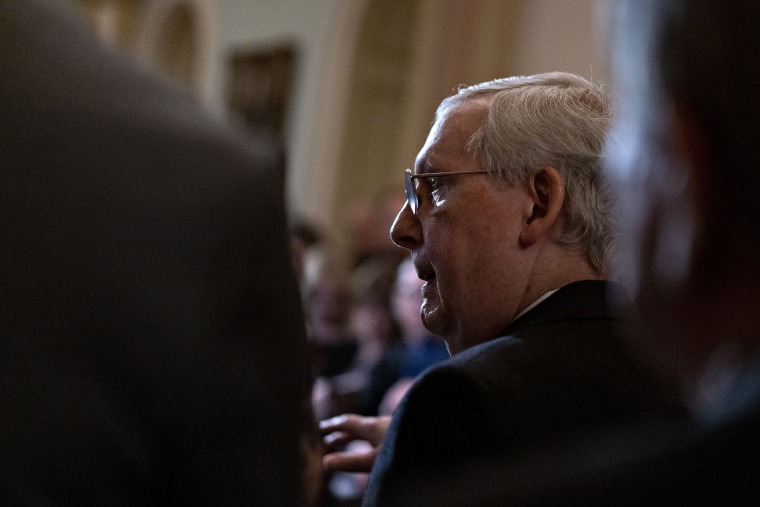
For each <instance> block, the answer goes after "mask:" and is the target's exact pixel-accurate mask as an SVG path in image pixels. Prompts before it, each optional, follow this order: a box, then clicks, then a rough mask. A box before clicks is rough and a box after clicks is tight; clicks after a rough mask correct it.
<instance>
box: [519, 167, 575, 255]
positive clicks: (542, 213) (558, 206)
mask: <svg viewBox="0 0 760 507" xmlns="http://www.w3.org/2000/svg"><path fill="white" fill-rule="evenodd" d="M528 191H529V192H530V193H531V195H532V198H533V210H532V213H531V215H530V217H529V218H528V220H527V221H526V222H525V223H524V224H523V229H522V232H521V233H520V245H522V246H523V247H529V246H532V245H534V244H536V243H537V242H538V241H539V240H540V239H541V238H543V237H545V236H546V235H547V234H549V232H550V231H551V230H552V229H553V228H554V226H555V224H556V223H557V220H558V218H559V216H560V213H561V212H562V205H563V203H564V202H565V182H564V180H563V179H562V176H560V174H559V171H557V170H556V169H555V168H554V167H545V168H543V169H541V170H540V171H539V172H537V173H536V174H534V175H533V176H531V177H530V179H529V180H528Z"/></svg>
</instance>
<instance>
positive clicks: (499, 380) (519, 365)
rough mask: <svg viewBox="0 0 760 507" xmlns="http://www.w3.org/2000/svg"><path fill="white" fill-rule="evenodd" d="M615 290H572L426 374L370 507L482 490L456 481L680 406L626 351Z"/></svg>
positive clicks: (407, 406) (586, 285)
mask: <svg viewBox="0 0 760 507" xmlns="http://www.w3.org/2000/svg"><path fill="white" fill-rule="evenodd" d="M611 289H615V290H616V291H618V292H619V291H620V290H621V289H620V288H619V287H614V285H613V284H610V283H607V282H599V281H582V282H576V283H572V284H569V285H567V286H565V287H563V288H561V289H560V290H559V291H557V292H556V293H554V294H553V295H552V296H550V297H549V298H548V299H546V300H545V301H543V302H542V303H541V304H539V305H538V306H537V307H536V308H534V309H532V310H531V311H529V312H528V313H527V314H526V315H524V316H522V317H521V318H519V319H518V320H516V321H515V322H513V323H512V324H510V326H509V327H508V328H507V329H506V330H505V331H504V336H502V337H501V338H498V339H496V340H493V341H490V342H487V343H484V344H482V345H479V346H476V347H473V348H472V349H469V350H467V351H465V352H463V353H461V354H459V355H457V356H455V357H453V358H452V359H451V360H449V361H448V362H446V363H444V364H443V365H442V366H438V367H434V368H432V369H430V370H428V371H427V372H426V373H424V374H423V375H422V377H421V378H420V379H418V380H417V382H416V383H415V385H414V386H413V387H412V389H410V391H409V393H408V395H407V396H406V398H405V399H404V401H403V402H402V403H401V405H400V406H399V408H398V409H397V411H396V413H395V414H394V417H393V421H392V424H391V426H390V428H389V431H388V433H387V435H386V437H385V441H384V443H383V445H382V447H381V449H380V452H379V455H378V457H377V460H376V462H375V466H374V468H373V471H372V474H371V476H370V482H369V486H368V490H367V493H366V496H365V500H364V505H365V506H375V505H414V504H415V503H416V502H417V501H418V499H419V498H420V495H411V496H410V493H412V492H413V491H415V487H418V486H419V485H420V484H425V481H426V480H427V479H431V478H435V477H439V478H440V477H445V480H444V482H445V483H447V485H448V487H450V488H451V490H453V491H457V490H465V491H466V490H467V489H468V488H472V487H473V486H474V485H475V484H473V483H472V482H468V481H467V480H465V477H467V475H466V474H461V473H460V474H459V475H457V474H455V473H453V472H455V471H459V472H461V471H464V470H468V469H470V468H473V467H479V466H482V465H483V463H488V462H491V461H494V462H501V463H503V462H505V461H512V460H514V461H515V462H518V461H519V460H520V459H522V457H523V456H524V455H526V453H527V450H528V449H529V448H530V447H531V446H534V445H536V444H537V443H539V442H548V441H561V440H562V439H563V438H568V437H569V436H570V435H573V434H575V433H576V432H577V431H579V430H582V429H589V428H600V427H604V426H606V425H611V424H614V423H619V422H621V421H624V420H628V419H631V418H635V417H637V416H639V415H641V414H643V413H646V412H648V411H651V410H657V409H660V408H662V407H672V406H677V404H678V403H677V401H676V400H677V397H676V396H675V392H674V391H673V390H671V389H670V388H669V386H667V385H666V384H665V383H661V382H659V381H658V380H653V378H652V377H650V376H649V375H648V374H647V373H646V372H645V371H643V370H642V368H641V367H640V366H639V363H638V362H637V361H636V360H635V359H634V358H633V357H632V356H631V354H629V352H628V351H627V349H626V347H625V346H624V345H623V342H622V339H621V335H624V334H625V333H629V332H631V330H632V329H631V328H632V327H633V323H632V322H629V321H626V320H623V319H621V318H617V317H615V316H613V312H612V311H611V309H610V308H609V305H608V299H607V297H608V294H607V292H608V290H611ZM417 493H419V489H417ZM438 493H441V490H435V489H431V490H427V491H423V492H422V496H423V497H424V498H425V500H426V501H425V504H426V505H436V504H437V503H439V502H443V501H445V497H444V496H437V494H438ZM412 499H414V500H412Z"/></svg>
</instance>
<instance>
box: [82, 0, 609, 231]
mask: <svg viewBox="0 0 760 507" xmlns="http://www.w3.org/2000/svg"><path fill="white" fill-rule="evenodd" d="M68 1H70V2H73V3H76V2H78V3H79V4H80V5H85V6H88V7H89V8H90V9H92V8H93V7H96V8H98V7H99V8H101V9H103V7H104V6H105V9H104V13H105V14H104V18H103V19H102V20H101V21H102V22H105V23H106V29H107V30H108V23H109V16H112V15H114V12H113V10H114V9H115V10H116V11H117V12H116V14H118V11H119V10H121V11H122V12H121V14H122V19H121V20H120V21H118V22H116V23H115V24H114V23H113V19H111V22H112V23H111V26H110V30H111V34H110V37H112V38H113V37H118V38H121V39H122V44H124V45H125V46H126V47H128V49H130V50H131V51H133V52H139V51H140V47H139V46H140V42H139V41H140V40H141V38H142V39H144V38H145V37H144V34H143V35H141V30H143V29H144V28H145V25H146V24H148V25H149V24H150V23H151V20H147V21H146V20H145V16H147V15H148V14H155V13H157V12H159V13H160V12H161V11H162V10H166V6H167V5H169V4H173V3H177V2H187V3H188V4H192V5H193V6H194V8H195V12H196V13H198V15H199V16H200V19H199V20H198V24H197V26H196V27H197V30H198V31H199V32H202V33H199V34H198V35H197V39H196V47H197V48H196V51H197V52H198V53H201V54H199V55H196V57H197V60H198V62H199V65H200V67H199V69H200V70H199V74H198V76H196V80H197V88H198V93H199V95H200V98H201V100H202V101H203V103H205V104H206V105H207V106H208V107H209V108H210V110H211V111H212V112H213V113H214V114H216V115H219V116H224V115H225V96H224V95H225V90H226V86H227V78H228V75H227V71H228V69H227V62H228V59H229V57H230V55H231V54H232V52H233V51H236V50H240V49H256V48H268V47H272V46H274V45H277V44H280V43H290V44H293V45H294V46H295V48H296V50H297V59H296V69H295V74H294V88H293V90H292V95H291V100H290V106H289V111H288V113H289V114H288V119H287V125H286V139H285V140H286V145H287V146H286V147H287V151H288V185H287V188H286V190H287V193H288V208H289V210H290V212H291V214H292V215H298V216H302V217H306V218H308V219H310V220H313V221H314V222H316V223H318V224H321V225H322V226H323V227H325V228H326V229H327V230H328V231H329V232H331V233H332V234H333V235H334V236H335V237H336V238H337V239H339V240H340V239H344V238H345V235H346V230H347V223H346V219H345V215H346V207H347V206H348V205H349V203H350V202H351V201H352V200H353V199H355V198H357V197H358V198H367V199H369V198H372V197H373V196H375V195H377V194H378V193H380V192H381V191H382V190H384V189H386V188H389V187H390V188H396V189H397V191H398V192H399V193H402V192H403V186H402V181H401V179H402V178H401V172H402V171H403V169H404V168H405V167H408V166H410V165H411V164H413V161H414V157H415V155H416V152H417V150H418V149H419V147H420V145H421V144H422V142H423V141H424V138H425V136H426V135H427V130H428V128H429V126H430V122H431V120H432V114H433V111H434V109H435V107H436V105H437V104H438V102H439V101H440V100H441V99H442V98H443V97H444V96H446V95H448V94H450V93H451V92H452V91H453V90H454V88H455V87H456V86H457V85H460V84H473V83H476V82H480V81H483V80H487V79H492V78H496V77H503V76H506V75H513V74H532V73H537V72H545V71H551V70H565V71H570V72H575V73H578V74H581V75H583V76H586V77H590V78H593V79H595V80H607V78H608V71H607V67H606V65H605V63H604V59H603V57H602V56H601V55H602V54H603V51H602V49H601V48H600V43H599V40H600V37H599V35H598V26H597V14H596V11H597V9H598V6H599V5H604V4H605V2H606V1H608V0H218V1H215V0H68ZM109 12H110V14H109ZM159 31H160V30H159ZM105 35H108V34H105ZM142 58H143V59H145V55H143V56H142Z"/></svg>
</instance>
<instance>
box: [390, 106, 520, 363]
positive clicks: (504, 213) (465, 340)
mask: <svg viewBox="0 0 760 507" xmlns="http://www.w3.org/2000/svg"><path fill="white" fill-rule="evenodd" d="M486 111H487V108H486V103H484V102H479V101H471V102H468V103H465V104H464V105H460V106H458V107H456V108H454V109H451V110H449V111H447V112H445V113H444V114H441V115H440V116H439V118H438V119H437V121H436V122H435V124H434V125H433V128H432V130H431V132H430V135H429V136H428V139H427V141H426V143H425V145H424V146H423V147H422V150H421V151H420V153H419V155H418V157H417V162H416V165H415V171H414V173H415V174H424V173H433V172H463V171H477V170H480V169H481V165H480V162H479V161H478V159H477V158H476V157H475V156H474V155H473V154H472V153H470V152H469V151H468V150H467V148H466V145H467V141H468V140H469V139H470V137H471V136H472V134H473V133H474V132H475V129H476V128H477V127H478V126H479V125H480V124H481V122H482V121H483V120H484V118H485V115H486ZM416 181H417V193H418V196H419V202H420V204H419V209H418V210H417V214H416V215H415V214H413V213H412V212H411V210H410V209H409V206H404V207H403V208H402V210H401V212H400V213H399V215H398V217H397V218H396V222H395V223H394V225H393V228H392V230H391V236H392V238H393V240H394V242H396V244H398V245H399V246H402V247H404V248H408V249H409V250H410V251H411V252H412V259H413V261H414V265H415V268H416V269H417V273H418V274H419V276H420V278H422V279H423V280H425V284H424V285H423V287H422V295H423V302H422V308H421V316H422V320H423V322H424V324H425V327H426V328H427V329H428V330H430V331H431V332H432V333H433V334H436V335H439V336H442V337H444V339H445V341H446V344H447V346H448V348H449V352H450V353H451V354H457V353H459V352H461V351H463V350H465V349H467V348H469V347H472V346H473V345H477V344H479V343H483V342H485V341H488V340H491V339H493V338H495V337H496V336H497V335H498V333H499V332H500V331H501V330H503V329H504V328H505V327H506V326H507V324H509V322H510V321H511V320H512V318H513V317H514V315H515V314H516V313H517V312H518V311H519V309H520V305H521V304H522V303H523V301H522V296H523V294H524V292H525V288H526V286H527V284H528V277H529V276H530V269H529V268H526V267H525V265H526V262H527V261H526V253H525V251H524V249H522V248H521V247H520V240H519V236H520V232H521V224H522V223H523V222H524V221H526V220H528V219H529V218H530V216H531V213H532V210H533V201H532V195H531V193H530V191H529V190H528V189H527V188H501V186H499V185H498V184H496V183H495V182H494V180H493V178H492V177H491V176H489V175H488V174H484V173H480V174H464V175H461V176H457V175H450V176H443V177H435V178H419V179H418V180H416Z"/></svg>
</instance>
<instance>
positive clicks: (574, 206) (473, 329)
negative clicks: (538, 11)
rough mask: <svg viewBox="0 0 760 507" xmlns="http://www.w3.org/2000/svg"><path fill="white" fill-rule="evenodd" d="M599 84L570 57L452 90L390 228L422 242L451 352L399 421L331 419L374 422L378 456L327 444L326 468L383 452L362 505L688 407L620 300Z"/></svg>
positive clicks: (404, 239) (429, 291)
mask: <svg viewBox="0 0 760 507" xmlns="http://www.w3.org/2000/svg"><path fill="white" fill-rule="evenodd" d="M611 116H612V111H611V106H610V100H609V96H608V95H607V93H606V91H605V89H604V88H603V87H601V86H598V85H595V84H593V83H590V82H589V81H587V80H585V79H583V78H581V77H578V76H575V75H572V74H566V73H549V74H541V75H536V76H528V77H515V78H509V79H500V80H496V81H492V82H487V83H483V84H480V85H475V86H472V87H469V88H464V89H462V90H460V91H459V93H457V94H456V95H453V96H452V97H449V98H448V99H446V100H444V101H443V103H442V104H441V105H440V106H439V108H438V111H437V114H436V118H435V122H434V124H433V127H432V129H431V132H430V135H429V137H428V139H427V141H426V143H425V145H424V146H423V148H422V150H421V151H420V153H419V155H418V157H417V161H416V164H415V169H414V171H411V170H407V174H406V186H407V196H408V201H407V203H406V204H405V206H404V207H403V208H402V209H401V211H400V212H399V214H398V217H397V218H396V221H395V223H394V225H393V228H392V231H391V236H392V238H393V240H394V241H395V242H396V243H397V244H398V245H400V246H403V247H405V248H407V249H409V250H410V251H411V253H412V259H413V261H414V265H415V268H416V270H417V274H418V276H419V277H420V278H421V279H423V280H425V282H426V283H425V284H424V286H423V288H422V294H423V298H424V299H423V303H422V307H421V316H422V319H423V321H424V323H425V326H426V327H427V328H428V329H429V330H430V331H431V332H433V333H435V334H437V335H440V336H443V337H444V339H445V341H446V344H447V346H448V349H449V351H450V352H451V354H452V355H453V357H452V359H451V360H449V361H447V362H445V363H443V364H442V365H440V366H436V367H433V368H431V369H430V370H428V371H427V372H426V373H425V374H424V375H422V376H421V377H420V378H419V379H418V380H417V381H416V382H415V383H414V385H413V386H412V387H411V389H410V390H409V391H408V393H407V395H406V397H405V398H404V399H403V401H402V402H401V404H400V405H399V406H398V408H397V409H396V411H395V413H394V415H393V418H392V421H391V423H390V426H389V427H387V432H386V426H387V420H383V419H371V418H363V419H362V418H349V417H345V418H336V419H333V420H330V421H324V422H323V423H322V431H323V433H324V434H326V442H327V444H328V446H330V445H335V444H343V443H345V442H346V441H349V440H351V439H354V438H364V439H367V440H369V441H370V442H371V443H374V444H376V445H377V444H380V443H381V442H382V444H381V445H380V448H379V452H378V451H377V449H373V452H377V456H376V458H375V456H374V455H373V454H372V452H368V453H365V454H363V455H351V454H345V453H343V454H341V453H335V454H328V455H327V456H325V458H324V460H323V463H324V464H325V466H326V468H328V469H331V468H337V467H345V468H348V467H354V468H355V469H359V468H360V467H367V468H369V467H370V466H372V462H373V458H375V459H374V466H372V472H371V475H370V480H369V485H368V488H367V493H366V495H365V498H364V505H365V506H375V505H412V504H419V500H420V499H424V502H423V503H424V504H427V505H435V504H436V503H437V502H439V501H442V500H444V499H445V497H442V496H440V491H439V490H436V489H435V488H430V489H425V490H423V491H420V496H417V497H416V499H415V500H414V501H410V496H409V494H410V492H413V491H415V488H417V487H418V486H419V485H421V484H422V485H425V484H426V483H427V482H426V481H427V479H431V478H439V477H445V478H446V481H447V484H448V486H449V487H450V488H453V489H455V490H462V491H467V490H470V489H472V488H473V487H474V486H476V485H477V482H476V481H473V480H472V479H473V478H472V477H471V476H468V475H467V474H465V473H461V474H459V473H457V472H461V471H463V470H468V469H470V468H471V467H474V466H481V465H484V464H487V463H491V462H503V461H507V462H509V461H512V462H515V463H517V462H520V461H521V460H522V459H523V458H524V453H525V451H526V450H527V449H528V448H530V447H531V446H533V445H536V444H538V443H539V442H550V441H559V440H562V439H564V438H567V437H568V436H570V435H574V434H576V433H578V432H580V431H585V430H589V429H598V428H604V427H607V426H611V425H615V424H618V423H620V422H622V421H627V420H631V419H635V418H637V417H641V416H643V414H646V413H648V412H650V411H654V410H665V409H671V408H672V409H673V410H677V409H678V408H677V401H676V397H675V393H674V391H672V390H671V389H670V386H669V385H668V383H667V382H665V381H663V380H662V379H659V378H656V376H655V375H654V374H653V373H652V372H650V371H646V370H645V369H643V368H641V367H640V365H639V362H638V361H637V360H636V358H635V357H634V355H633V354H632V353H630V352H629V351H628V350H627V349H626V347H625V346H624V344H623V342H622V340H624V339H626V336H628V335H630V334H631V333H632V332H633V327H634V326H635V323H634V322H633V320H631V319H628V318H625V317H621V316H617V315H615V314H614V313H613V311H612V309H611V307H610V304H609V299H610V298H615V299H618V300H621V299H625V297H626V296H625V291H624V289H623V288H621V287H620V286H618V285H617V284H615V283H612V282H608V281H606V278H607V262H608V259H609V256H610V251H611V248H612V241H613V224H612V221H611V217H610V214H611V209H610V201H609V195H608V189H607V187H606V185H605V182H604V180H603V178H602V175H601V169H600V166H601V153H602V148H603V143H604V139H605V136H606V134H607V131H608V127H609V124H610V121H611Z"/></svg>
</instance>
